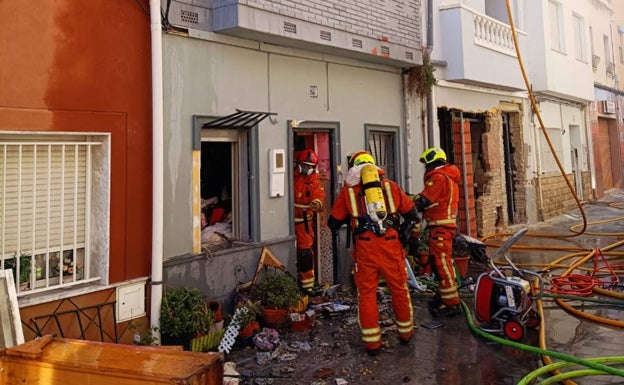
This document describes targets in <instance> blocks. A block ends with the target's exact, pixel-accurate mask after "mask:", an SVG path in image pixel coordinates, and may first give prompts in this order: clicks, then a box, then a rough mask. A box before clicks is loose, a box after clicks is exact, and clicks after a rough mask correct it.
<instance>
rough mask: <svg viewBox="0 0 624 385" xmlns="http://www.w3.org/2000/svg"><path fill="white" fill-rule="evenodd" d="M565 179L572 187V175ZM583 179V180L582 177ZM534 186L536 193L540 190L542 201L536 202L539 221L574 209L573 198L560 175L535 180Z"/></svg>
mask: <svg viewBox="0 0 624 385" xmlns="http://www.w3.org/2000/svg"><path fill="white" fill-rule="evenodd" d="M567 177H568V180H569V181H570V183H571V184H572V186H574V185H575V183H574V174H568V175H567ZM583 179H585V178H584V177H583ZM536 186H537V188H538V191H539V190H540V189H541V193H542V199H541V201H540V202H538V205H539V211H540V214H541V218H540V219H541V220H547V219H550V218H552V217H554V216H557V215H559V214H562V213H563V212H564V211H567V210H570V209H573V208H574V207H576V202H575V200H574V196H573V195H572V193H571V192H570V189H569V188H568V184H567V183H566V181H565V179H564V177H563V176H562V175H559V174H557V175H552V176H543V177H540V178H537V180H536Z"/></svg>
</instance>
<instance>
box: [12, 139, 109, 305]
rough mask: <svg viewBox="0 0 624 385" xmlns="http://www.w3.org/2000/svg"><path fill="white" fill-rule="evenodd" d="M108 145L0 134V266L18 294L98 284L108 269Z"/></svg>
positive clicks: (96, 140) (103, 140) (101, 141)
mask: <svg viewBox="0 0 624 385" xmlns="http://www.w3.org/2000/svg"><path fill="white" fill-rule="evenodd" d="M108 138H109V137H108V135H90V134H89V135H76V134H71V135H60V134H55V135H46V134H32V135H24V134H2V135H0V262H1V267H2V268H3V269H12V270H13V272H14V277H15V280H16V287H17V292H18V295H19V294H32V293H37V292H42V291H45V290H49V289H53V288H58V287H63V286H68V285H74V284H77V283H83V282H85V281H89V282H93V281H97V280H99V276H100V275H101V274H102V272H103V271H104V270H105V269H106V266H107V262H106V261H107V258H108V218H109V213H108V211H109V210H108V207H109V198H108V196H109V184H110V183H109V178H108V175H109V173H108V168H109V156H108V154H109V150H108ZM96 175H97V178H96V177H95V176H96ZM96 218H97V220H96ZM94 234H97V236H95V237H94ZM94 240H97V242H94Z"/></svg>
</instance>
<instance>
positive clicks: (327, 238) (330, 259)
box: [289, 120, 339, 285]
mask: <svg viewBox="0 0 624 385" xmlns="http://www.w3.org/2000/svg"><path fill="white" fill-rule="evenodd" d="M289 127H290V128H291V130H290V132H289V135H290V136H291V140H290V143H291V145H292V151H291V152H290V154H291V164H292V165H293V166H294V164H295V163H294V159H295V155H296V154H297V152H299V151H301V150H303V149H306V148H308V149H312V150H314V151H315V152H316V153H317V155H318V157H319V162H318V166H317V171H318V173H319V177H320V179H321V181H322V183H323V187H324V189H325V203H324V205H323V210H321V212H319V213H318V214H317V215H316V216H315V223H314V226H313V227H314V229H315V234H314V235H315V236H314V246H313V250H314V252H315V257H316V260H315V270H316V271H315V277H316V280H317V282H316V283H317V284H318V285H323V284H325V283H329V284H332V283H334V282H336V280H337V273H338V270H339V266H338V262H339V261H338V259H337V258H335V257H334V250H335V248H334V240H333V238H332V234H331V231H330V230H329V228H328V227H327V217H328V216H329V210H330V208H331V205H332V203H333V201H334V198H335V195H336V186H337V177H336V174H335V173H334V172H333V170H335V169H336V166H335V159H337V158H336V156H337V155H336V152H335V151H337V148H336V147H337V146H336V139H335V138H336V135H337V130H338V124H337V123H327V122H313V121H295V120H293V121H290V122H289ZM292 185H293V183H292V177H291V192H292ZM291 196H293V195H292V193H291ZM293 208H294V207H293ZM293 208H291V210H292V209H293ZM291 217H293V214H292V211H291ZM294 233H295V230H294V223H291V234H294Z"/></svg>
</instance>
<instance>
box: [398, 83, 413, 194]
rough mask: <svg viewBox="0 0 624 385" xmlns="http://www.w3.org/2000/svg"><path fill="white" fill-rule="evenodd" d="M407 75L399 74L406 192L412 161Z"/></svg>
mask: <svg viewBox="0 0 624 385" xmlns="http://www.w3.org/2000/svg"><path fill="white" fill-rule="evenodd" d="M407 76H408V75H407V74H406V73H405V71H402V73H401V83H402V84H401V85H402V86H403V108H404V110H405V111H403V120H404V123H405V148H404V150H405V166H404V167H405V170H406V172H405V188H406V189H407V190H411V189H412V172H411V169H410V163H411V159H412V151H411V148H412V124H411V116H410V94H409V92H408V91H407Z"/></svg>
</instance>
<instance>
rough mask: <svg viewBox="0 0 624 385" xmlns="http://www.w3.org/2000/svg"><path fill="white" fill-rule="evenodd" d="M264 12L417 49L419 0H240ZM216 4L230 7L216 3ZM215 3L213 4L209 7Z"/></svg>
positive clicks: (419, 34)
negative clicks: (385, 39) (384, 39)
mask: <svg viewBox="0 0 624 385" xmlns="http://www.w3.org/2000/svg"><path fill="white" fill-rule="evenodd" d="M239 2H240V3H245V4H247V5H248V6H250V7H254V8H259V9H263V10H268V11H271V12H274V13H277V14H280V15H284V16H288V17H293V18H297V19H301V20H305V21H309V22H312V23H316V24H320V25H323V26H326V27H330V28H335V29H338V30H341V31H345V32H349V33H354V34H357V35H361V36H365V37H368V38H372V39H381V38H382V37H387V38H388V41H389V42H391V43H395V44H400V45H403V46H406V47H413V48H419V47H420V46H421V18H420V9H421V0H274V1H273V0H240V1H239ZM219 3H231V1H220V2H219ZM215 4H216V1H215V2H213V6H214V5H215Z"/></svg>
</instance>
